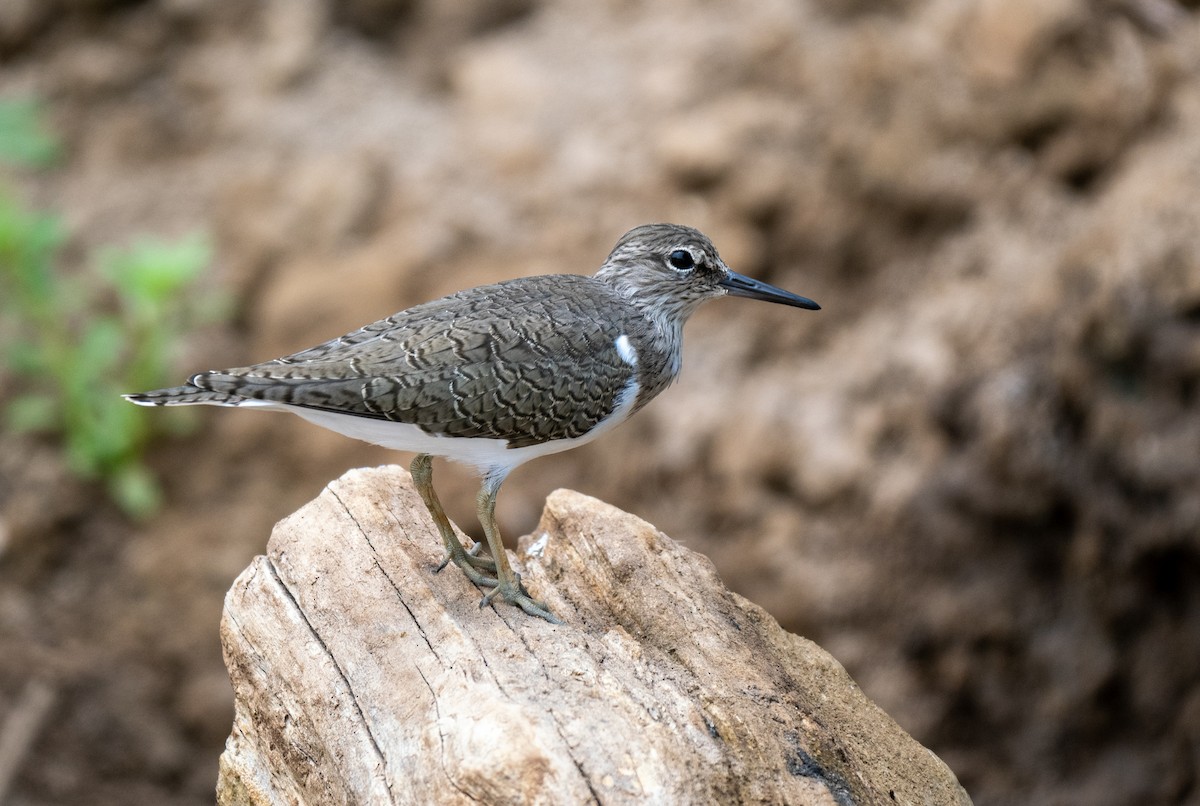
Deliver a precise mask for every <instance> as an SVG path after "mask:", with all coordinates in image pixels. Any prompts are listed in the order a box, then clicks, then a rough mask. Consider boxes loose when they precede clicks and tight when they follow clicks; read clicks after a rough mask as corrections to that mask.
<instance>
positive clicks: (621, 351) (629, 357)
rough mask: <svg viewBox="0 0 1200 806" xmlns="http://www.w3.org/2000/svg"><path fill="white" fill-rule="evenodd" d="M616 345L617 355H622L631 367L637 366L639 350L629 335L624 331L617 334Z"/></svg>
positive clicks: (623, 359)
mask: <svg viewBox="0 0 1200 806" xmlns="http://www.w3.org/2000/svg"><path fill="white" fill-rule="evenodd" d="M615 345H616V348H617V355H619V356H621V360H622V361H624V362H625V363H626V364H628V365H629V366H631V367H636V366H637V362H638V354H637V350H635V349H634V347H633V345H632V344H630V342H629V337H628V336H626V335H625V334H624V333H622V334H621V335H620V336H617V340H616V342H615Z"/></svg>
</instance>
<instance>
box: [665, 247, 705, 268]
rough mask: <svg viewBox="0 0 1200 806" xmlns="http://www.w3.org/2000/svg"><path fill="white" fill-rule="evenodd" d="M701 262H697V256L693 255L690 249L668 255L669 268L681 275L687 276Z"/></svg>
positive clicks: (677, 250)
mask: <svg viewBox="0 0 1200 806" xmlns="http://www.w3.org/2000/svg"><path fill="white" fill-rule="evenodd" d="M699 262H700V261H698V260H696V256H695V255H693V254H692V253H691V250H688V249H676V250H675V251H674V252H672V253H671V254H669V255H667V267H668V268H670V269H671V270H672V271H677V272H679V273H680V274H687V273H688V272H690V271H692V270H693V269H695V268H696V264H697V263H699Z"/></svg>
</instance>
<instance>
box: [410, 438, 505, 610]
mask: <svg viewBox="0 0 1200 806" xmlns="http://www.w3.org/2000/svg"><path fill="white" fill-rule="evenodd" d="M409 470H410V472H411V473H412V477H413V483H414V484H416V485H417V492H419V493H420V494H421V499H422V500H423V501H424V502H425V508H426V509H428V510H429V514H430V515H432V516H433V522H434V523H436V524H437V528H438V531H439V532H441V534H442V545H444V546H445V547H446V556H445V557H443V558H442V564H441V565H439V566H438V567H437V570H438V571H441V570H442V569H443V568H445V567H446V564H447V563H451V562H453V563H454V564H455V565H457V566H458V567H459V568H461V569H462V572H463V573H464V574H466V575H467V579H469V580H471V581H472V582H474V583H475V584H476V585H479V586H481V587H491V586H493V585H495V584H496V579H495V578H494V577H489V576H484V575H483V574H481V573H480V572H479V570H478V569H480V568H482V569H483V570H485V571H495V570H496V564H495V563H494V562H493V561H492V560H490V559H488V558H487V557H477V556H476V554H478V552H479V547H480V546H482V545H483V544H482V543H476V544H475V545H473V546H472V547H471V549H470V551H468V550H467V549H464V548H463V545H462V543H460V542H458V537H457V536H455V534H454V527H452V526H451V525H450V519H449V518H447V517H446V511H445V510H444V509H442V502H441V501H439V500H438V497H437V493H436V492H434V489H433V457H432V456H430V455H429V454H427V453H421V454H417V458H416V459H413V461H412V465H410V467H409ZM435 573H436V572H435Z"/></svg>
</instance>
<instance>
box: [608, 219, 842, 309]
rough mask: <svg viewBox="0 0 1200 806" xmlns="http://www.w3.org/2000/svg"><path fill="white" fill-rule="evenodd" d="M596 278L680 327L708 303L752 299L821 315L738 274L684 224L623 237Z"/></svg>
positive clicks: (800, 300) (788, 294)
mask: <svg viewBox="0 0 1200 806" xmlns="http://www.w3.org/2000/svg"><path fill="white" fill-rule="evenodd" d="M596 278H597V279H599V280H603V281H604V282H607V283H609V284H610V285H612V286H613V287H614V288H616V289H617V291H618V292H619V293H621V294H623V295H624V296H626V297H627V298H628V299H629V300H630V301H631V302H633V303H634V304H635V305H637V306H638V307H640V308H643V309H644V310H647V311H650V312H654V313H657V314H659V315H661V316H664V317H666V318H670V319H677V320H679V321H683V320H686V319H687V317H688V316H690V315H691V314H692V312H693V311H695V309H696V308H697V307H698V306H699V305H700V303H702V302H704V301H705V300H709V299H714V298H716V297H723V296H725V295H727V294H728V295H730V296H735V297H747V298H749V299H759V300H764V301H766V302H777V303H779V304H781V305H791V306H794V307H797V308H807V309H809V310H814V311H815V310H819V309H820V307H821V306H820V305H818V304H817V303H815V302H813V301H812V300H811V299H808V298H806V297H801V296H797V295H796V294H793V293H791V292H790V291H784V290H783V289H782V288H776V287H775V286H773V285H770V284H768V283H764V282H761V281H759V280H754V279H752V278H750V277H746V276H744V275H741V274H738V273H737V272H735V271H732V270H731V269H730V268H729V267H728V266H726V265H725V261H723V260H721V256H720V255H719V254H717V249H716V247H715V246H713V244H712V241H710V240H709V239H708V236H706V235H705V234H704V233H702V232H700V231H699V230H696V229H693V228H691V227H685V226H681V225H679V224H646V225H644V226H641V227H636V228H634V229H631V230H630V231H629V232H627V233H625V234H624V235H622V236H621V239H620V240H619V241H617V245H616V246H614V247H613V250H612V252H611V253H610V254H609V256H608V259H607V260H606V261H605V262H604V265H603V266H602V267H601V268H600V271H598V272H597V273H596Z"/></svg>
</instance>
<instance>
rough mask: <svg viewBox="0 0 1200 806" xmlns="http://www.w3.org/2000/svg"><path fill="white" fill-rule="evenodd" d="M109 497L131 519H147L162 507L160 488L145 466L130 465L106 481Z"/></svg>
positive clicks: (120, 469)
mask: <svg viewBox="0 0 1200 806" xmlns="http://www.w3.org/2000/svg"><path fill="white" fill-rule="evenodd" d="M108 491H109V495H111V496H112V497H113V500H114V501H116V502H117V505H118V506H120V507H121V509H123V510H124V511H125V513H126V514H127V515H129V516H131V517H134V518H137V519H139V520H141V519H144V518H148V517H150V516H151V515H153V514H154V513H155V512H157V511H158V510H159V508H160V507H162V488H161V487H159V484H158V481H157V480H156V479H155V478H154V476H153V474H151V473H150V471H149V470H147V469H146V468H145V466H143V465H141V464H136V463H130V464H127V465H124V466H123V467H121V468H119V469H118V470H117V472H116V473H114V474H113V475H112V476H110V477H109V480H108Z"/></svg>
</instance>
